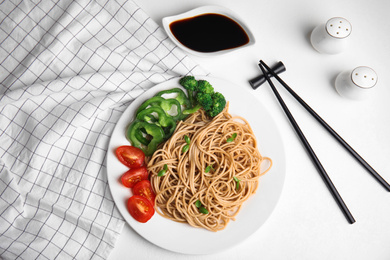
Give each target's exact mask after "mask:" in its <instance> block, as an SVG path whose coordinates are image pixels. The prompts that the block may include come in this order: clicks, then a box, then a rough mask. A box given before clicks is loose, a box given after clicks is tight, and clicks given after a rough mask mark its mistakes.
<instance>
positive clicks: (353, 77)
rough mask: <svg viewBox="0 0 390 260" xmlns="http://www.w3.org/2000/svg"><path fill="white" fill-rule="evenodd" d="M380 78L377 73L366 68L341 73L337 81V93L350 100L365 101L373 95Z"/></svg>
mask: <svg viewBox="0 0 390 260" xmlns="http://www.w3.org/2000/svg"><path fill="white" fill-rule="evenodd" d="M377 81H378V76H377V74H376V72H375V71H374V70H373V69H372V68H370V67H366V66H361V67H357V68H355V69H353V70H349V71H344V72H341V73H340V74H339V75H338V76H337V78H336V81H335V87H336V90H337V92H338V93H339V94H340V95H341V96H343V97H347V98H350V99H364V98H366V97H368V96H369V95H370V94H371V93H372V88H373V87H374V86H375V85H376V83H377Z"/></svg>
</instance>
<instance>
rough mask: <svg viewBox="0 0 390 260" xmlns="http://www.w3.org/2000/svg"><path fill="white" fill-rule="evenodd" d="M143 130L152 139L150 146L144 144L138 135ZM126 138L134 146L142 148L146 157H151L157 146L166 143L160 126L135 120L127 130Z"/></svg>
mask: <svg viewBox="0 0 390 260" xmlns="http://www.w3.org/2000/svg"><path fill="white" fill-rule="evenodd" d="M141 129H144V130H145V131H146V133H147V135H149V136H151V137H152V139H151V140H150V141H149V144H148V145H145V144H143V143H142V141H140V140H139V139H138V138H139V136H138V134H139V133H140V132H141ZM126 137H127V139H128V140H129V141H130V143H131V144H132V145H133V146H135V147H138V148H140V149H141V150H142V151H143V152H144V153H145V155H146V156H151V155H152V154H153V153H154V152H155V151H156V150H157V146H158V145H159V144H160V143H162V142H163V141H164V138H165V134H164V131H163V129H162V128H161V127H159V126H158V125H155V124H149V123H147V122H144V121H139V120H134V121H133V123H131V125H130V126H129V127H128V128H127V133H126Z"/></svg>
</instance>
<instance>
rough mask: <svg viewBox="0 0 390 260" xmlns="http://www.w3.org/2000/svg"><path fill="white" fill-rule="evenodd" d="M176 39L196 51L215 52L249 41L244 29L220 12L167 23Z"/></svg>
mask: <svg viewBox="0 0 390 260" xmlns="http://www.w3.org/2000/svg"><path fill="white" fill-rule="evenodd" d="M169 27H170V29H171V32H172V33H173V35H174V36H175V37H176V39H177V40H178V41H179V42H180V43H182V44H183V45H184V46H186V47H187V48H190V49H192V50H195V51H198V52H215V51H221V50H227V49H232V48H236V47H240V46H243V45H245V44H247V43H248V42H249V37H248V35H247V34H246V32H245V30H244V29H243V28H242V27H241V26H240V25H239V24H238V23H237V22H235V21H234V20H232V19H230V18H229V17H226V16H224V15H220V14H212V13H210V14H202V15H199V16H195V17H190V18H186V19H182V20H178V21H174V22H172V23H171V24H170V25H169Z"/></svg>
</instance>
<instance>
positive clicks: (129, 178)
mask: <svg viewBox="0 0 390 260" xmlns="http://www.w3.org/2000/svg"><path fill="white" fill-rule="evenodd" d="M148 176H149V174H148V170H147V169H146V167H145V166H142V167H139V168H133V169H130V170H128V171H127V172H125V173H124V174H122V176H121V181H122V184H123V185H125V186H126V187H128V188H133V187H134V185H135V184H136V183H137V182H140V181H142V180H147V179H148Z"/></svg>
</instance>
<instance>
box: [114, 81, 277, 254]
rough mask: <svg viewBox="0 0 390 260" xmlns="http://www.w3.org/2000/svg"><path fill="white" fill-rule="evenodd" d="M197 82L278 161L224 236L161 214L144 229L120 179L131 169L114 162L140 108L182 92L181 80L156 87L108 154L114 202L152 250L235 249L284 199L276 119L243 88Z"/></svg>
mask: <svg viewBox="0 0 390 260" xmlns="http://www.w3.org/2000/svg"><path fill="white" fill-rule="evenodd" d="M197 79H205V80H207V81H209V82H210V83H211V84H212V85H213V87H214V88H215V90H216V91H218V92H221V93H223V95H224V96H225V97H226V100H227V101H229V112H230V113H231V114H232V115H240V116H243V117H245V118H246V119H247V120H248V122H249V123H250V125H251V127H252V129H253V131H254V133H255V135H256V137H257V140H258V143H259V150H260V153H261V154H262V155H263V156H268V157H271V158H272V160H273V167H272V169H271V170H270V171H269V172H268V173H266V174H265V175H264V176H262V177H260V184H259V187H258V189H257V192H256V193H255V194H254V195H253V196H252V197H251V198H249V200H248V201H246V202H245V203H244V205H243V207H242V209H241V211H240V212H239V214H238V216H237V218H236V221H231V222H229V224H228V226H227V227H226V228H225V229H224V230H222V231H218V232H211V231H208V230H205V229H200V228H194V227H191V226H190V225H188V224H183V223H177V222H174V221H171V220H168V219H165V218H163V217H161V216H160V215H158V214H157V213H156V214H154V216H153V217H152V219H150V220H149V221H148V222H147V223H144V224H143V223H139V222H137V221H136V220H134V219H133V217H131V215H130V214H129V213H128V211H127V208H126V202H127V200H128V198H129V197H130V196H131V191H129V189H128V188H126V187H124V186H123V185H122V184H121V182H120V176H121V175H122V174H123V173H124V172H125V171H126V170H128V169H127V168H126V166H124V165H122V163H120V162H119V161H118V159H117V158H116V157H115V149H116V148H117V147H118V146H121V145H129V142H128V141H127V139H126V137H125V131H126V128H127V126H128V124H129V123H130V122H131V121H132V119H133V118H134V113H135V111H136V110H137V108H138V107H139V106H140V105H141V104H142V103H143V102H144V101H145V100H147V99H148V98H150V97H152V96H154V95H155V94H156V93H157V92H159V91H161V90H166V89H170V88H174V87H179V84H178V82H179V79H178V78H175V79H172V80H169V81H166V82H164V83H161V84H158V85H156V86H155V87H153V88H151V89H150V90H148V91H146V92H145V93H144V94H142V95H141V96H139V97H138V98H137V99H136V100H134V102H132V103H131V104H130V106H129V107H128V108H127V109H126V110H125V112H124V113H123V115H122V116H121V118H120V119H119V121H118V123H117V125H116V127H115V129H114V131H113V133H112V137H111V140H110V143H109V149H108V154H107V177H108V183H109V186H110V189H111V193H112V196H113V199H114V201H115V203H116V205H117V207H118V209H119V211H120V212H121V214H122V216H123V218H124V219H125V220H126V222H127V223H128V224H129V225H130V226H131V227H132V228H133V229H134V230H135V231H136V232H137V233H138V234H140V235H141V236H142V237H144V238H145V239H147V240H149V241H150V242H152V243H153V244H155V245H157V246H160V247H162V248H165V249H167V250H171V251H175V252H179V253H184V254H210V253H215V252H218V251H221V250H223V249H228V248H231V247H233V246H235V245H237V244H238V243H240V242H242V241H243V240H245V239H246V238H248V237H249V236H250V235H252V234H253V233H254V232H255V231H256V230H258V229H259V228H260V227H261V226H262V225H263V224H264V223H265V221H266V220H267V219H268V217H269V216H270V215H271V213H272V211H273V210H274V208H275V206H276V204H277V202H278V200H279V197H280V195H281V192H282V188H283V183H284V179H285V155H284V147H283V143H282V139H281V136H280V134H279V131H278V129H277V127H276V125H275V123H274V121H273V119H272V117H271V115H270V114H269V113H268V111H267V110H266V109H265V108H264V107H263V106H262V105H261V103H260V102H259V100H257V99H256V98H255V97H254V96H253V95H252V94H251V93H250V92H249V91H247V90H246V89H245V88H244V87H242V86H241V87H240V86H237V85H234V84H232V83H231V82H228V81H225V80H222V79H218V78H212V77H197Z"/></svg>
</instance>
